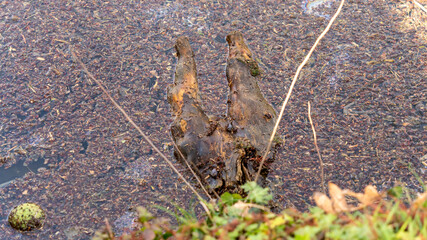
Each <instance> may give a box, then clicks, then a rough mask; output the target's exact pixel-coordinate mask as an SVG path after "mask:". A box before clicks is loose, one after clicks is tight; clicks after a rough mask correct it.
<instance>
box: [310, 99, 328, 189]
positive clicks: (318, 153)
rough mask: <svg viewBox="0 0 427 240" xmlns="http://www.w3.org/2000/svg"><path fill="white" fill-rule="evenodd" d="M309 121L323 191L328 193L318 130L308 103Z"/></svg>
mask: <svg viewBox="0 0 427 240" xmlns="http://www.w3.org/2000/svg"><path fill="white" fill-rule="evenodd" d="M308 119H309V120H310V124H311V129H312V130H313V137H314V146H316V151H317V156H318V157H319V161H320V176H321V178H322V190H323V193H326V188H325V174H324V173H323V160H322V155H320V150H319V146H317V137H316V129H314V125H313V120H311V106H310V102H308Z"/></svg>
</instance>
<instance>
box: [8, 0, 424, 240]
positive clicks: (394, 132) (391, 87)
mask: <svg viewBox="0 0 427 240" xmlns="http://www.w3.org/2000/svg"><path fill="white" fill-rule="evenodd" d="M7 4H8V5H7V8H4V9H7V11H8V12H7V14H9V15H11V16H12V15H16V16H18V19H19V20H18V21H15V20H12V19H11V18H10V19H9V18H7V19H5V20H2V21H1V22H0V29H1V30H2V31H3V32H4V33H2V38H1V39H0V41H1V44H2V45H1V47H2V48H3V49H5V51H1V52H0V63H1V66H2V69H1V70H0V76H1V78H0V100H1V102H0V107H1V110H2V111H1V112H0V118H1V127H0V136H1V139H0V153H1V157H2V158H3V157H10V156H11V155H10V154H11V153H12V155H13V159H12V160H10V161H9V163H6V164H10V165H11V167H10V168H8V169H7V170H4V172H0V179H1V180H0V182H7V181H10V180H11V179H13V178H16V177H18V179H15V180H14V181H12V182H9V184H8V185H7V186H3V187H2V188H0V239H36V238H39V239H48V238H49V237H51V236H55V237H57V238H59V239H65V238H66V237H67V236H70V237H76V238H77V239H89V238H90V236H92V235H93V233H94V231H95V230H97V229H99V228H100V227H102V226H103V224H104V218H108V219H109V220H110V223H111V224H113V225H114V227H115V229H116V230H117V231H119V232H120V231H121V229H123V227H126V226H129V224H130V223H129V222H130V221H131V218H132V217H131V215H130V211H129V210H128V209H133V208H134V207H135V206H138V205H143V206H146V207H147V208H150V211H152V212H153V214H155V215H157V216H165V213H163V212H161V211H158V210H156V209H154V208H152V206H153V205H156V204H157V205H162V206H171V205H172V204H171V203H177V204H179V205H180V206H184V207H186V206H188V202H189V199H191V198H192V197H193V196H192V194H191V193H190V191H189V190H188V188H187V187H186V186H185V185H184V184H183V183H182V181H181V180H179V179H178V177H177V176H176V174H174V173H173V172H172V171H171V170H170V168H169V167H168V166H167V165H166V164H165V163H164V162H163V161H162V160H161V159H160V158H159V157H158V156H157V155H156V154H154V153H153V151H152V150H150V148H149V147H148V145H147V144H146V143H145V142H144V141H142V139H141V138H140V137H139V136H138V134H137V133H136V131H134V130H133V129H132V128H131V127H130V125H129V124H128V123H127V121H126V120H124V118H123V116H121V115H120V113H119V112H118V111H117V110H116V109H115V108H114V107H113V106H112V105H111V103H110V102H109V101H108V100H107V99H106V98H105V96H104V95H103V94H102V93H101V92H100V90H99V88H98V87H97V86H96V85H95V84H94V82H93V81H91V80H90V79H88V77H87V76H86V74H85V73H84V72H83V71H82V70H81V68H80V66H78V65H77V64H75V63H74V62H73V61H72V59H71V55H70V44H71V45H72V47H74V48H75V49H76V51H77V52H78V54H77V55H78V57H80V58H81V59H82V61H83V62H84V63H85V64H87V67H88V69H89V71H91V72H92V73H93V74H94V76H95V77H97V78H98V79H100V80H102V81H103V83H104V84H105V85H106V87H107V89H109V92H110V93H111V94H112V96H113V98H115V99H116V100H117V101H118V102H119V104H120V105H121V106H123V107H124V108H125V110H126V111H127V112H129V113H130V115H131V117H132V118H133V119H134V120H135V121H136V123H137V124H138V125H140V126H141V127H142V129H143V131H144V132H146V133H147V134H148V135H149V136H150V138H151V139H152V140H153V141H154V143H155V145H156V146H158V147H159V148H161V149H162V150H163V151H164V152H165V154H166V155H167V156H169V157H170V158H171V159H173V153H172V152H173V148H172V144H171V142H170V138H169V129H168V126H169V124H170V122H171V121H172V118H173V116H171V115H170V113H169V106H168V105H167V102H166V90H165V89H166V87H167V85H168V84H170V83H171V82H172V79H173V74H174V73H173V72H174V64H175V62H176V58H175V56H174V49H173V45H174V41H175V40H176V38H177V37H178V36H180V35H187V36H189V38H190V41H191V44H192V46H193V48H194V52H195V57H196V61H197V64H198V73H199V76H198V77H199V85H200V86H199V87H200V91H201V93H202V96H201V97H202V101H203V103H204V106H205V109H206V111H207V112H208V113H212V114H217V115H219V114H221V113H225V111H226V99H227V91H228V89H227V83H226V78H225V62H226V57H227V44H226V42H225V36H226V35H227V34H228V33H229V32H231V31H233V30H240V31H242V32H243V35H244V37H245V39H246V41H247V44H248V45H249V48H250V49H251V50H252V52H253V54H254V56H255V57H256V59H257V60H258V61H259V64H260V67H261V68H262V69H263V72H262V75H261V76H262V77H261V80H260V83H259V85H260V88H261V90H262V91H263V93H264V95H265V96H266V98H267V99H268V100H269V101H270V102H271V103H272V104H273V105H274V106H275V107H276V110H278V109H279V108H280V106H281V103H282V101H283V99H284V96H285V93H286V91H287V89H288V87H289V84H290V80H291V79H292V77H293V74H294V72H295V70H296V68H297V66H298V64H299V63H300V62H301V61H302V59H303V57H304V56H305V53H306V52H307V51H308V49H309V48H310V47H311V44H312V43H313V42H314V41H315V38H316V37H317V35H318V34H320V31H321V30H322V29H323V28H324V27H325V26H326V24H327V21H326V20H327V17H328V16H330V14H331V12H333V11H334V8H333V7H334V6H335V5H336V4H337V1H320V0H319V1H304V2H303V4H302V2H301V1H300V0H298V1H286V2H283V1H266V2H263V3H260V2H259V1H240V2H238V3H237V2H226V1H194V2H191V3H187V2H185V3H184V2H179V1H166V2H164V3H158V1H151V2H150V1H144V2H138V1H128V2H126V3H123V1H108V2H102V3H101V2H93V1H87V2H84V1H83V2H79V3H67V4H64V5H61V6H59V5H57V4H55V3H54V2H51V1H45V2H43V1H37V2H36V1H28V4H21V3H19V2H15V1H9V2H8V3H7ZM254 6H257V7H254ZM399 7H400V6H397V5H395V4H394V3H391V2H374V1H372V2H368V1H356V2H349V3H347V5H346V7H345V11H344V12H343V13H342V15H341V16H340V17H339V19H338V22H337V23H336V24H334V26H333V28H332V29H331V31H330V33H328V34H327V35H326V37H325V39H324V40H322V42H321V45H320V46H319V47H318V49H317V50H316V51H315V52H314V55H313V57H312V59H311V60H310V62H309V64H308V65H307V66H306V67H305V68H304V70H303V72H302V76H301V77H300V79H299V80H298V82H297V85H296V89H295V91H294V93H293V96H292V97H291V100H290V102H289V106H288V107H287V109H286V111H285V116H284V119H283V121H282V124H281V127H280V133H279V134H281V135H282V136H283V137H284V138H285V144H284V146H283V148H282V149H281V150H280V151H279V153H278V155H277V161H276V162H275V163H273V165H272V167H271V168H272V169H271V173H270V176H269V181H270V187H271V188H272V189H273V194H274V197H275V201H276V202H277V204H278V205H280V206H282V207H296V208H299V209H301V210H304V209H306V207H307V206H310V205H312V204H313V202H311V200H310V196H311V195H312V194H313V192H315V191H319V190H320V176H319V163H318V159H317V153H316V152H315V148H314V146H313V141H312V133H311V127H310V124H309V123H308V119H307V101H310V102H311V105H312V112H313V120H314V122H315V126H316V130H317V134H318V142H319V147H320V149H321V153H322V156H323V158H324V162H325V173H326V176H325V178H326V180H327V181H333V182H334V183H336V184H338V185H339V186H340V187H343V188H350V189H352V190H354V191H361V190H363V188H364V187H365V186H366V185H368V184H372V185H374V186H376V187H377V188H378V189H381V190H383V189H384V190H385V189H387V188H389V187H391V186H394V185H395V184H398V183H399V182H402V183H404V184H405V185H406V186H409V187H410V189H411V190H414V191H418V192H419V191H422V188H421V185H420V183H419V182H418V181H417V179H416V177H414V174H413V173H412V172H411V171H412V170H414V171H415V172H416V173H417V174H418V175H419V176H420V178H421V179H422V180H425V179H426V172H425V171H422V170H425V169H426V166H425V164H424V165H423V164H422V163H421V159H422V156H425V153H426V148H425V141H426V139H425V136H426V134H425V133H426V121H425V109H426V107H427V102H426V100H425V99H426V95H425V89H426V85H425V84H426V82H425V81H423V80H424V79H426V76H425V64H424V63H425V61H426V45H425V43H423V42H420V39H419V38H417V35H416V33H417V30H415V29H406V30H405V29H401V28H399V26H400V25H399V23H400V21H401V20H402V19H401V18H403V17H404V16H406V15H404V14H403V13H399V12H393V11H395V10H396V9H399ZM9 15H8V16H9ZM386 20H387V21H386ZM419 29H421V28H419ZM24 38H25V41H24ZM13 49H15V50H13ZM42 59H44V60H42ZM49 69H50V70H49ZM10 149H13V150H18V152H15V151H13V150H10ZM21 153H22V154H21ZM15 161H16V164H15ZM24 162H27V164H28V167H29V168H30V169H32V172H31V171H30V172H27V173H26V175H25V176H24V177H22V175H18V172H19V171H21V173H22V171H23V170H25V169H27V168H26V167H24V166H23V165H22V164H23V163H24ZM33 163H34V164H35V165H34V167H33V165H32V164H33ZM43 164H46V165H47V166H44V167H46V170H45V171H37V169H38V168H39V167H41V166H43ZM409 165H410V166H411V167H409ZM176 166H177V167H178V168H179V170H180V171H182V172H183V173H184V175H185V176H186V177H187V179H189V180H194V179H192V178H191V176H190V174H189V173H188V172H187V171H186V170H185V167H183V166H181V165H179V164H176ZM13 169H17V170H16V173H13V171H15V170H13ZM0 171H2V170H0ZM6 173H7V174H9V173H10V177H6V175H7V174H6ZM193 183H194V182H193ZM194 185H196V184H195V183H194ZM24 193H25V194H24ZM26 201H33V202H37V203H39V204H40V205H41V206H42V207H44V208H46V210H47V211H48V213H49V218H48V220H47V223H46V225H45V227H44V228H43V230H41V231H39V232H37V233H34V234H24V235H22V234H17V233H16V232H14V231H13V230H12V229H10V227H9V226H8V224H7V221H6V219H7V214H8V213H9V211H10V209H11V208H13V206H14V205H16V204H17V203H19V202H26ZM171 207H173V206H171Z"/></svg>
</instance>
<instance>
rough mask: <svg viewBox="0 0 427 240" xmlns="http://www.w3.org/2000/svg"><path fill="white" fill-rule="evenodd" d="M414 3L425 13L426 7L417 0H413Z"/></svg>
mask: <svg viewBox="0 0 427 240" xmlns="http://www.w3.org/2000/svg"><path fill="white" fill-rule="evenodd" d="M414 3H415V5H417V6H418V7H419V8H421V10H423V11H424V12H425V13H427V9H426V8H425V7H424V6H423V5H421V4H420V3H419V2H417V1H415V0H414Z"/></svg>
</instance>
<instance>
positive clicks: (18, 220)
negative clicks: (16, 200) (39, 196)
mask: <svg viewBox="0 0 427 240" xmlns="http://www.w3.org/2000/svg"><path fill="white" fill-rule="evenodd" d="M45 219H46V213H45V211H44V210H43V209H42V208H41V207H40V206H39V205H37V204H35V203H24V204H21V205H19V206H16V207H15V208H14V209H13V210H12V211H11V212H10V214H9V219H8V220H9V224H10V225H11V226H12V227H13V228H15V229H16V230H19V231H31V230H33V229H38V228H41V227H42V226H43V222H44V220H45Z"/></svg>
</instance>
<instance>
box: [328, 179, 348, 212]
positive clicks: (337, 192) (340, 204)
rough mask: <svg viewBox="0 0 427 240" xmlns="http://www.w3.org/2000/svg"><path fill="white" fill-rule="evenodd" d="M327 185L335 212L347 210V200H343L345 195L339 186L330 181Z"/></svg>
mask: <svg viewBox="0 0 427 240" xmlns="http://www.w3.org/2000/svg"><path fill="white" fill-rule="evenodd" d="M328 187H329V195H330V196H331V199H332V206H333V208H334V210H335V212H337V213H339V212H345V211H348V210H349V207H348V205H347V201H346V200H345V196H344V193H343V191H342V190H341V188H339V187H338V186H337V185H335V184H333V183H331V182H330V183H329V184H328Z"/></svg>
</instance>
